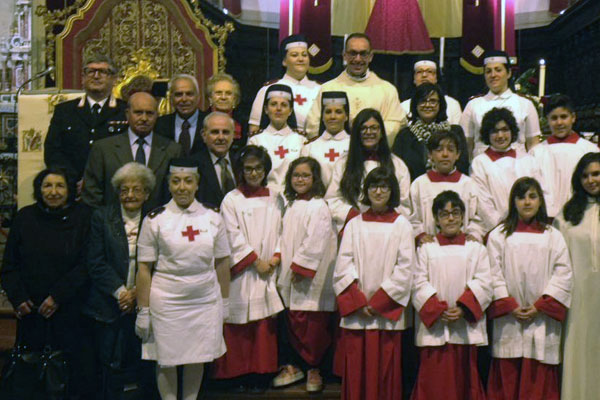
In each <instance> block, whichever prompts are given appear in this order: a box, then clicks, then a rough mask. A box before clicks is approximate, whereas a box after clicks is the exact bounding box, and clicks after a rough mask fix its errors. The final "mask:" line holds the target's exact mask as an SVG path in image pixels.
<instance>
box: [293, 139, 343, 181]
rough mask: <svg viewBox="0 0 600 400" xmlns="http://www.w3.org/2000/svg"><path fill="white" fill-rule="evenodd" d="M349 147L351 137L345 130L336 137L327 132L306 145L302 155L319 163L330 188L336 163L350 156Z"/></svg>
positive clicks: (322, 175)
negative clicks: (347, 155)
mask: <svg viewBox="0 0 600 400" xmlns="http://www.w3.org/2000/svg"><path fill="white" fill-rule="evenodd" d="M349 146H350V135H349V134H348V133H347V132H346V131H345V130H343V131H341V132H338V133H337V134H336V135H332V134H331V133H329V132H328V131H325V132H323V134H322V135H321V136H319V137H318V138H317V139H316V140H314V141H312V142H309V143H307V144H305V145H304V147H303V148H302V152H301V153H302V154H301V155H302V156H305V157H312V158H314V159H315V160H317V161H318V162H319V164H320V165H321V177H322V179H323V183H324V184H325V187H328V186H329V182H331V176H332V174H333V166H334V165H335V162H336V161H337V160H339V159H340V158H341V157H344V156H345V155H346V154H348V147H349Z"/></svg>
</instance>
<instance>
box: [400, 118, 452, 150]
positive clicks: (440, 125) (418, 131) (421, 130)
mask: <svg viewBox="0 0 600 400" xmlns="http://www.w3.org/2000/svg"><path fill="white" fill-rule="evenodd" d="M409 129H410V131H411V132H412V134H413V135H415V137H416V138H417V140H418V141H419V142H421V143H425V144H427V142H428V141H429V138H430V137H431V134H432V133H433V132H439V131H450V123H449V122H448V121H443V122H431V123H429V124H426V123H425V122H423V121H422V120H421V119H420V118H419V119H417V120H416V121H415V122H413V123H412V124H411V125H410V126H409Z"/></svg>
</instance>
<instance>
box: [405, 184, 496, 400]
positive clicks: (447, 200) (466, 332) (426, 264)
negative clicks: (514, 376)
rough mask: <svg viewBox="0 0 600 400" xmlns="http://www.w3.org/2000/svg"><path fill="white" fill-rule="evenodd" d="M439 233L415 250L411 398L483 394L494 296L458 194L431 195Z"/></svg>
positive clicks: (453, 399)
mask: <svg viewBox="0 0 600 400" xmlns="http://www.w3.org/2000/svg"><path fill="white" fill-rule="evenodd" d="M432 211H433V215H434V216H435V222H436V224H437V225H438V227H439V230H440V232H439V233H438V234H437V235H436V236H435V240H434V241H433V242H431V243H426V244H424V245H423V246H421V247H419V248H418V250H417V266H416V268H415V274H414V282H413V300H412V302H413V305H414V306H415V309H416V310H418V313H417V315H416V316H415V320H416V322H415V327H416V344H417V346H418V347H420V353H419V354H420V358H421V365H420V367H419V376H418V378H417V384H416V386H415V389H414V391H413V393H412V397H411V399H412V400H423V399H431V400H436V399H447V400H468V399H482V400H484V399H485V392H484V390H483V385H482V384H481V380H480V378H479V373H478V372H477V346H486V345H487V343H488V339H487V332H486V320H485V315H484V312H483V311H484V310H485V309H486V308H487V306H488V305H489V304H490V303H491V301H492V275H491V272H490V263H489V260H488V253H487V250H486V248H485V246H483V245H482V244H481V243H479V242H475V241H467V240H466V235H465V234H464V233H463V232H462V220H463V217H464V215H465V203H464V202H463V201H462V200H461V198H460V196H459V195H458V193H456V192H453V191H451V190H446V191H443V192H441V193H440V194H439V195H437V196H436V197H435V199H434V200H433V206H432Z"/></svg>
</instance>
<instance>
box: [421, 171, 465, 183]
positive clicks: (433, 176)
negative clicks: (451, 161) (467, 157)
mask: <svg viewBox="0 0 600 400" xmlns="http://www.w3.org/2000/svg"><path fill="white" fill-rule="evenodd" d="M461 176H462V174H461V173H460V171H459V170H457V169H455V170H454V171H452V172H450V173H449V174H447V175H446V174H442V173H439V172H437V171H434V170H432V169H430V170H429V171H427V177H428V178H429V180H430V181H431V182H453V183H456V182H458V181H459V180H460V177H461Z"/></svg>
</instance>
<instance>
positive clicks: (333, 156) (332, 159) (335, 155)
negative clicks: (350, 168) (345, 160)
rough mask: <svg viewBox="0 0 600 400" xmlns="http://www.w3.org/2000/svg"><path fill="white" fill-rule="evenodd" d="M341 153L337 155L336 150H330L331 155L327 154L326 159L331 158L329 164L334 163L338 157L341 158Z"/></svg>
mask: <svg viewBox="0 0 600 400" xmlns="http://www.w3.org/2000/svg"><path fill="white" fill-rule="evenodd" d="M339 156H340V153H337V152H336V151H335V150H334V149H329V153H325V157H327V158H329V162H334V161H335V158H336V157H339Z"/></svg>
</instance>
